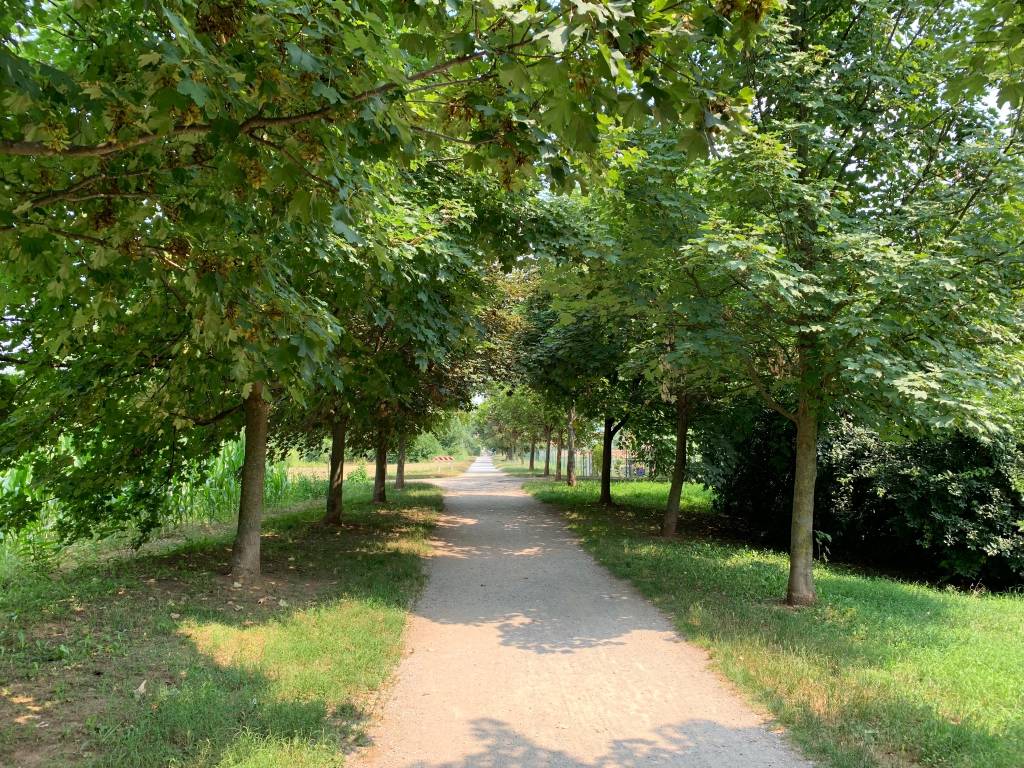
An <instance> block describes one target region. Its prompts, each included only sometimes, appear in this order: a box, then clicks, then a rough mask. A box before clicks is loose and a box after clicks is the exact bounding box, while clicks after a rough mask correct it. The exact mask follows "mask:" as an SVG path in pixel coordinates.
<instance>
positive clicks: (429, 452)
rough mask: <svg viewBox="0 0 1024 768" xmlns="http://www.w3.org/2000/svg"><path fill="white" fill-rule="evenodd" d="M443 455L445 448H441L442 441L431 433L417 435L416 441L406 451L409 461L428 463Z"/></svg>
mask: <svg viewBox="0 0 1024 768" xmlns="http://www.w3.org/2000/svg"><path fill="white" fill-rule="evenodd" d="M443 453H444V448H443V447H442V446H441V441H440V440H438V439H437V438H436V437H434V435H433V434H431V433H430V432H422V433H420V434H418V435H416V439H415V440H413V441H412V444H411V445H410V446H409V448H408V449H407V450H406V458H407V459H408V460H409V461H426V460H427V459H432V458H433V457H434V456H440V455H442V454H443Z"/></svg>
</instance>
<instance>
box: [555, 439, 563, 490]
mask: <svg viewBox="0 0 1024 768" xmlns="http://www.w3.org/2000/svg"><path fill="white" fill-rule="evenodd" d="M561 479H562V432H561V431H559V433H558V450H557V452H556V453H555V480H561Z"/></svg>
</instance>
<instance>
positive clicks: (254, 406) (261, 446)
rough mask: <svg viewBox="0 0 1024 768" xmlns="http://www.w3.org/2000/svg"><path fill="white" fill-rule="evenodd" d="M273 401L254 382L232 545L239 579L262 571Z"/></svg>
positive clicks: (247, 402) (247, 405)
mask: <svg viewBox="0 0 1024 768" xmlns="http://www.w3.org/2000/svg"><path fill="white" fill-rule="evenodd" d="M269 428H270V403H268V402H267V401H266V400H264V399H263V384H262V383H261V382H257V383H255V384H253V385H252V389H251V390H250V391H249V396H248V397H247V398H245V459H244V461H243V463H242V492H241V496H240V498H239V502H238V531H237V533H236V534H235V543H234V546H233V547H232V549H231V575H232V576H234V577H235V578H236V579H243V578H246V577H253V576H259V574H260V525H261V523H262V521H263V482H264V478H265V477H266V473H267V433H268V431H269Z"/></svg>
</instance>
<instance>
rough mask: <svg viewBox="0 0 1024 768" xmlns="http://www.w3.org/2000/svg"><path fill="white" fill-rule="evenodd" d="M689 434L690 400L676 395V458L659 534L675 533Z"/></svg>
mask: <svg viewBox="0 0 1024 768" xmlns="http://www.w3.org/2000/svg"><path fill="white" fill-rule="evenodd" d="M689 436H690V402H689V400H688V399H687V397H686V395H682V394H680V395H677V396H676V457H675V458H676V460H675V463H674V464H673V465H672V485H671V486H669V490H668V503H667V504H666V505H665V519H664V520H662V523H661V535H662V536H665V537H669V536H675V535H676V523H677V522H678V521H679V499H680V498H681V497H682V495H683V483H684V482H686V445H687V442H688V438H689Z"/></svg>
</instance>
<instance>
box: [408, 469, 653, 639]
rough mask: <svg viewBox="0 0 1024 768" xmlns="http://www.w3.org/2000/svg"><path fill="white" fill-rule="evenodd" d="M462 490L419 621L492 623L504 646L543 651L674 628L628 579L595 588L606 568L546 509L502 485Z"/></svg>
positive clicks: (454, 500)
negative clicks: (640, 596) (637, 593)
mask: <svg viewBox="0 0 1024 768" xmlns="http://www.w3.org/2000/svg"><path fill="white" fill-rule="evenodd" d="M485 482H488V483H492V482H493V480H492V479H490V478H488V479H487V480H486V481H485ZM467 487H468V489H469V492H467V490H466V488H467ZM457 490H458V492H457V493H455V494H452V495H450V496H449V497H448V498H447V500H446V510H447V512H448V515H449V516H448V518H447V520H446V519H442V521H441V523H440V525H439V528H440V530H441V532H442V533H443V534H444V535H443V536H441V537H440V538H441V539H442V540H441V541H439V542H437V544H436V550H435V554H434V556H433V557H432V559H431V578H432V579H433V580H434V581H435V582H437V583H438V584H440V585H442V587H441V588H439V589H438V590H435V591H433V592H431V598H432V599H431V600H430V601H424V602H421V603H420V604H419V605H418V606H417V608H416V611H417V613H418V614H419V615H420V616H422V617H423V618H425V619H427V620H428V621H431V622H436V623H439V624H454V625H470V626H493V627H494V628H495V629H496V631H497V632H498V635H499V638H500V642H501V643H502V644H503V645H507V646H512V647H515V648H518V649H521V650H525V651H530V652H532V653H539V654H571V653H574V652H576V651H579V650H582V649H587V648H596V647H601V646H608V645H616V644H622V643H623V642H624V640H623V638H624V637H626V636H627V635H630V634H632V633H635V632H644V631H652V632H663V633H667V632H668V631H669V625H668V623H667V622H666V621H665V620H664V618H663V617H661V616H660V615H658V614H657V613H656V612H654V611H651V610H650V609H649V608H648V607H647V606H646V605H645V604H642V602H641V601H638V600H636V599H635V593H634V592H633V591H632V590H631V589H630V588H629V587H628V586H626V585H625V584H614V585H612V588H611V589H603V590H602V591H600V592H594V588H593V585H594V583H600V584H607V581H606V580H605V579H603V578H602V574H603V572H601V571H599V569H598V566H596V565H595V564H594V563H593V561H592V560H591V559H590V558H589V557H587V556H586V555H583V554H582V553H581V551H580V549H579V542H578V539H577V537H576V535H575V534H573V533H572V532H571V531H570V530H569V529H568V528H567V527H566V525H565V523H564V522H563V521H562V520H561V518H560V517H559V516H558V515H557V514H555V513H554V512H552V511H551V510H550V509H547V508H545V507H541V506H539V505H537V504H535V503H533V502H532V501H530V500H529V497H526V496H524V495H523V494H507V493H506V492H505V489H504V488H501V489H498V490H495V489H493V487H492V490H491V491H490V492H484V491H482V490H480V489H479V488H475V487H474V486H473V485H472V484H471V482H470V481H467V482H466V483H464V484H463V486H462V487H460V488H458V489H457ZM446 529H447V532H445V531H446Z"/></svg>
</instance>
